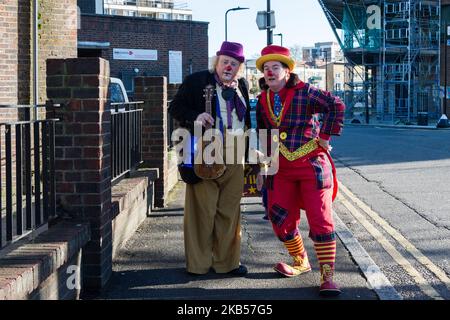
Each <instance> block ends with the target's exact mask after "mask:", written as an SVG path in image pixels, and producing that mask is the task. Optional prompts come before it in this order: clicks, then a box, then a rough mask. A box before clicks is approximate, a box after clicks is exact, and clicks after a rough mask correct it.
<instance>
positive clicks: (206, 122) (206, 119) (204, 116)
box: [195, 112, 214, 127]
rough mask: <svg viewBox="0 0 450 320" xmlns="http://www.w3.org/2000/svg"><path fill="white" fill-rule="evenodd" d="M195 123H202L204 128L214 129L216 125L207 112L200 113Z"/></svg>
mask: <svg viewBox="0 0 450 320" xmlns="http://www.w3.org/2000/svg"><path fill="white" fill-rule="evenodd" d="M195 121H196V122H200V123H201V124H202V126H203V127H207V126H208V127H212V126H213V125H214V119H213V117H211V115H210V114H209V113H206V112H203V113H200V114H199V115H198V117H197V119H195Z"/></svg>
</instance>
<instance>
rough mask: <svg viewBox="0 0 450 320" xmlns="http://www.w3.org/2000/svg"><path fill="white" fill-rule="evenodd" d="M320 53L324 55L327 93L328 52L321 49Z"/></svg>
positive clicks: (326, 89)
mask: <svg viewBox="0 0 450 320" xmlns="http://www.w3.org/2000/svg"><path fill="white" fill-rule="evenodd" d="M320 52H321V53H324V54H325V91H328V51H327V50H324V49H321V50H320Z"/></svg>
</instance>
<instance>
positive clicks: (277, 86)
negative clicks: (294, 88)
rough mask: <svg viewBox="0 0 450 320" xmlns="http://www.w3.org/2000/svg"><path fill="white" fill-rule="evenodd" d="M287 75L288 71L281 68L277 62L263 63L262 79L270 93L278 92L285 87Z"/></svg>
mask: <svg viewBox="0 0 450 320" xmlns="http://www.w3.org/2000/svg"><path fill="white" fill-rule="evenodd" d="M289 75H290V72H289V69H288V68H285V67H283V65H282V64H281V62H279V61H267V62H265V63H264V79H265V80H266V84H267V85H268V86H269V88H270V90H272V91H275V92H278V91H280V90H281V89H282V88H283V87H284V86H285V85H286V82H287V80H288V79H289Z"/></svg>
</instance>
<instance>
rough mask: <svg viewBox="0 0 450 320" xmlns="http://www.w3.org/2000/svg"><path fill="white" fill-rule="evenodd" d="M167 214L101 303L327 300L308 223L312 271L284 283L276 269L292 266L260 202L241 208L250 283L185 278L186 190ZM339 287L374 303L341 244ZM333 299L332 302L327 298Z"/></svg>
mask: <svg viewBox="0 0 450 320" xmlns="http://www.w3.org/2000/svg"><path fill="white" fill-rule="evenodd" d="M171 197H172V199H171V201H170V205H169V207H168V208H166V209H163V210H159V211H156V212H153V213H152V216H151V217H149V218H147V219H146V220H145V222H144V223H143V224H142V225H141V226H140V228H139V229H138V231H137V232H136V233H135V235H134V236H133V237H132V238H131V239H130V240H129V241H128V242H127V243H126V245H125V246H124V247H123V248H122V249H121V250H120V251H119V253H118V255H117V257H116V259H115V261H114V264H113V271H114V272H113V275H112V278H111V281H110V284H109V286H108V287H107V288H106V290H105V291H104V292H103V294H102V295H101V296H99V297H97V298H99V299H206V300H215V299H223V300H225V299H226V300H255V299H256V300H293V299H322V298H320V297H319V296H318V283H319V272H318V267H317V266H318V264H317V259H316V256H315V253H314V250H313V246H312V241H311V240H310V239H309V238H308V237H307V235H308V228H307V222H306V217H304V216H303V217H302V219H303V220H302V223H301V234H302V236H303V238H304V242H305V247H306V249H307V250H308V252H309V257H310V260H311V265H312V267H313V271H312V272H310V273H307V274H304V275H301V276H299V277H295V278H282V277H280V276H279V275H278V274H277V273H276V272H275V271H273V269H272V268H273V266H274V265H275V264H276V263H277V262H278V261H285V262H290V261H291V259H290V257H289V256H288V254H287V252H286V249H285V248H284V246H283V244H282V243H281V242H280V241H278V239H277V238H276V237H275V235H274V234H273V231H272V228H271V225H270V223H269V222H268V221H267V220H263V219H262V217H263V212H264V208H263V207H262V206H261V204H260V199H259V198H246V199H244V200H243V202H242V208H243V216H242V255H241V256H242V261H241V262H242V263H243V264H245V265H246V266H247V267H248V269H249V273H248V275H247V276H246V277H244V278H242V277H230V276H228V275H217V274H215V273H214V272H210V273H209V274H207V275H201V276H191V275H188V274H187V273H186V272H185V264H184V244H183V202H184V184H183V183H179V184H177V186H176V187H175V188H174V190H173V191H172V192H171ZM336 280H337V282H338V283H339V284H340V285H341V288H342V290H343V294H342V295H341V296H340V297H338V298H336V299H350V300H374V299H377V295H376V294H375V292H374V291H372V290H369V289H368V288H367V285H366V280H365V279H364V277H363V276H362V275H361V273H360V271H359V269H358V267H357V265H355V263H354V262H353V260H352V258H351V257H350V255H349V253H348V252H347V250H346V249H345V247H344V246H343V245H342V243H341V242H340V241H338V243H337V275H336ZM327 299H329V298H327Z"/></svg>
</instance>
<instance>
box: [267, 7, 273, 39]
mask: <svg viewBox="0 0 450 320" xmlns="http://www.w3.org/2000/svg"><path fill="white" fill-rule="evenodd" d="M270 26H271V21H270V0H267V45H269V44H272V43H273V33H272V29H271V28H270Z"/></svg>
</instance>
